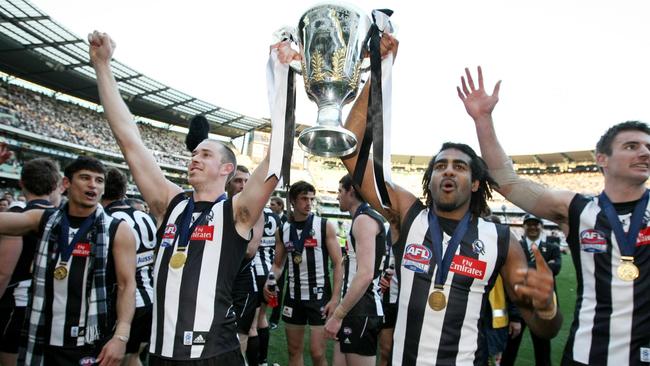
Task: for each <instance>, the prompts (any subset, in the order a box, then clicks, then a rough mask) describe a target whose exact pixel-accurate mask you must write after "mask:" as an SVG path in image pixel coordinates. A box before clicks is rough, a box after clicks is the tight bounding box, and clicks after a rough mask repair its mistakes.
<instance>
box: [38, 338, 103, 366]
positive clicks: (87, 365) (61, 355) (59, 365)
mask: <svg viewBox="0 0 650 366" xmlns="http://www.w3.org/2000/svg"><path fill="white" fill-rule="evenodd" d="M104 344H106V342H99V343H98V344H97V345H92V346H91V345H88V346H82V347H73V348H67V347H54V346H45V347H43V358H44V361H45V362H44V364H45V365H47V366H69V365H81V366H91V365H99V363H97V362H96V360H95V359H96V358H97V356H99V353H100V352H101V351H102V348H103V347H104Z"/></svg>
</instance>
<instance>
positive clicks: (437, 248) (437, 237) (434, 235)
mask: <svg viewBox="0 0 650 366" xmlns="http://www.w3.org/2000/svg"><path fill="white" fill-rule="evenodd" d="M470 218H471V214H470V212H469V211H467V213H466V214H465V216H463V218H462V219H461V220H460V222H459V223H458V226H456V229H455V230H454V233H453V234H452V236H451V239H450V240H449V244H448V245H447V250H445V254H444V257H443V254H442V238H443V234H442V230H441V229H440V224H439V222H438V216H437V215H436V214H435V213H434V212H433V209H430V210H429V236H431V244H432V245H433V257H434V260H435V261H436V267H437V268H438V270H437V271H436V278H435V282H434V284H435V285H437V286H442V285H444V284H445V281H447V274H449V267H450V266H451V261H452V259H453V258H454V254H455V253H456V249H458V246H459V245H460V241H461V239H463V236H465V233H466V232H467V229H468V228H469V220H470Z"/></svg>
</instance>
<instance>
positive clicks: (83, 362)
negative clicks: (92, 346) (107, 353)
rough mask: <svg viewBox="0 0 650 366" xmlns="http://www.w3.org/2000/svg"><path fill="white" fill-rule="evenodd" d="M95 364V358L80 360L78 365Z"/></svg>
mask: <svg viewBox="0 0 650 366" xmlns="http://www.w3.org/2000/svg"><path fill="white" fill-rule="evenodd" d="M95 363H97V360H96V359H95V357H84V358H82V359H81V360H79V365H81V366H88V365H94V364H95Z"/></svg>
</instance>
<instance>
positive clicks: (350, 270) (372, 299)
mask: <svg viewBox="0 0 650 366" xmlns="http://www.w3.org/2000/svg"><path fill="white" fill-rule="evenodd" d="M360 215H367V216H369V217H371V218H372V219H373V220H375V222H377V225H379V228H380V230H379V234H377V235H375V238H374V239H375V250H374V253H362V254H363V255H373V256H374V263H373V276H372V278H373V279H372V282H370V285H368V288H366V292H365V293H364V294H363V296H362V297H361V298H360V299H359V301H358V302H357V303H356V304H355V305H354V307H352V309H350V311H349V312H348V315H352V316H384V310H383V307H382V305H381V297H380V296H379V277H380V276H381V269H380V266H381V262H382V259H383V258H384V254H385V253H386V231H385V229H384V222H383V221H384V220H383V218H382V217H381V215H379V213H377V212H376V211H375V210H373V209H372V208H370V207H367V208H365V210H363V211H362V212H360V213H359V214H358V215H356V216H355V217H353V218H352V224H351V225H350V231H349V232H348V239H347V240H346V245H347V248H346V249H347V250H346V252H347V255H346V257H344V258H345V260H344V263H343V272H344V275H343V287H342V288H341V298H343V297H344V296H345V294H346V293H347V290H348V288H349V287H350V285H352V280H353V279H354V276H355V275H356V273H357V269H358V263H357V250H356V247H357V245H356V240H355V238H354V235H353V234H352V231H353V228H354V223H355V221H356V219H357V218H358V217H359V216H360Z"/></svg>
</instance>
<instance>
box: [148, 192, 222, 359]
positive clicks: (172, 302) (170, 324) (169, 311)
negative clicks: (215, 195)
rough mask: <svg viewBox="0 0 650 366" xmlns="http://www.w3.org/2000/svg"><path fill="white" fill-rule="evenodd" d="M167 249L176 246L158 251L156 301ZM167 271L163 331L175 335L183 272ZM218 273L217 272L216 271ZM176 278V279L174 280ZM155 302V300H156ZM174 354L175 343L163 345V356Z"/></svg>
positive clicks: (154, 325)
mask: <svg viewBox="0 0 650 366" xmlns="http://www.w3.org/2000/svg"><path fill="white" fill-rule="evenodd" d="M188 202H189V201H188V200H184V201H182V202H180V203H179V204H177V205H176V207H174V209H173V210H172V212H171V214H170V215H169V217H170V220H169V221H168V222H174V221H175V220H176V217H178V215H180V214H182V213H183V210H184V209H185V206H187V203H188ZM166 224H167V223H165V222H163V223H162V224H161V225H166ZM163 227H164V226H163ZM167 249H174V250H175V246H174V247H173V248H172V247H169V248H165V247H162V246H161V247H160V248H159V249H158V255H156V264H155V265H154V270H153V278H154V280H153V282H154V286H153V289H154V290H153V291H154V299H157V298H158V295H157V291H156V288H157V286H156V281H157V279H158V272H159V271H160V266H161V264H160V263H161V261H162V257H163V252H164V251H165V250H167ZM165 269H166V270H167V271H168V273H167V276H168V278H167V286H166V288H165V311H164V320H165V324H164V329H163V334H169V332H171V334H174V333H175V327H176V322H175V321H174V319H176V314H178V299H179V293H180V286H179V284H180V281H181V279H182V275H183V271H170V270H169V268H168V267H165ZM215 272H216V271H215ZM172 278H174V279H172ZM171 283H174V284H175V285H176V286H170V284H171ZM154 301H155V300H154ZM156 308H157V306H156V307H155V308H154V310H153V311H152V318H151V320H152V321H151V342H150V344H149V352H150V353H153V354H155V353H156V344H157V343H158V342H157V340H156V336H157V334H158V331H157V329H158V311H156V310H157V309H156ZM173 352H174V342H173V341H168V342H164V343H163V347H162V354H163V355H168V356H167V357H171V355H172V354H173Z"/></svg>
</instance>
